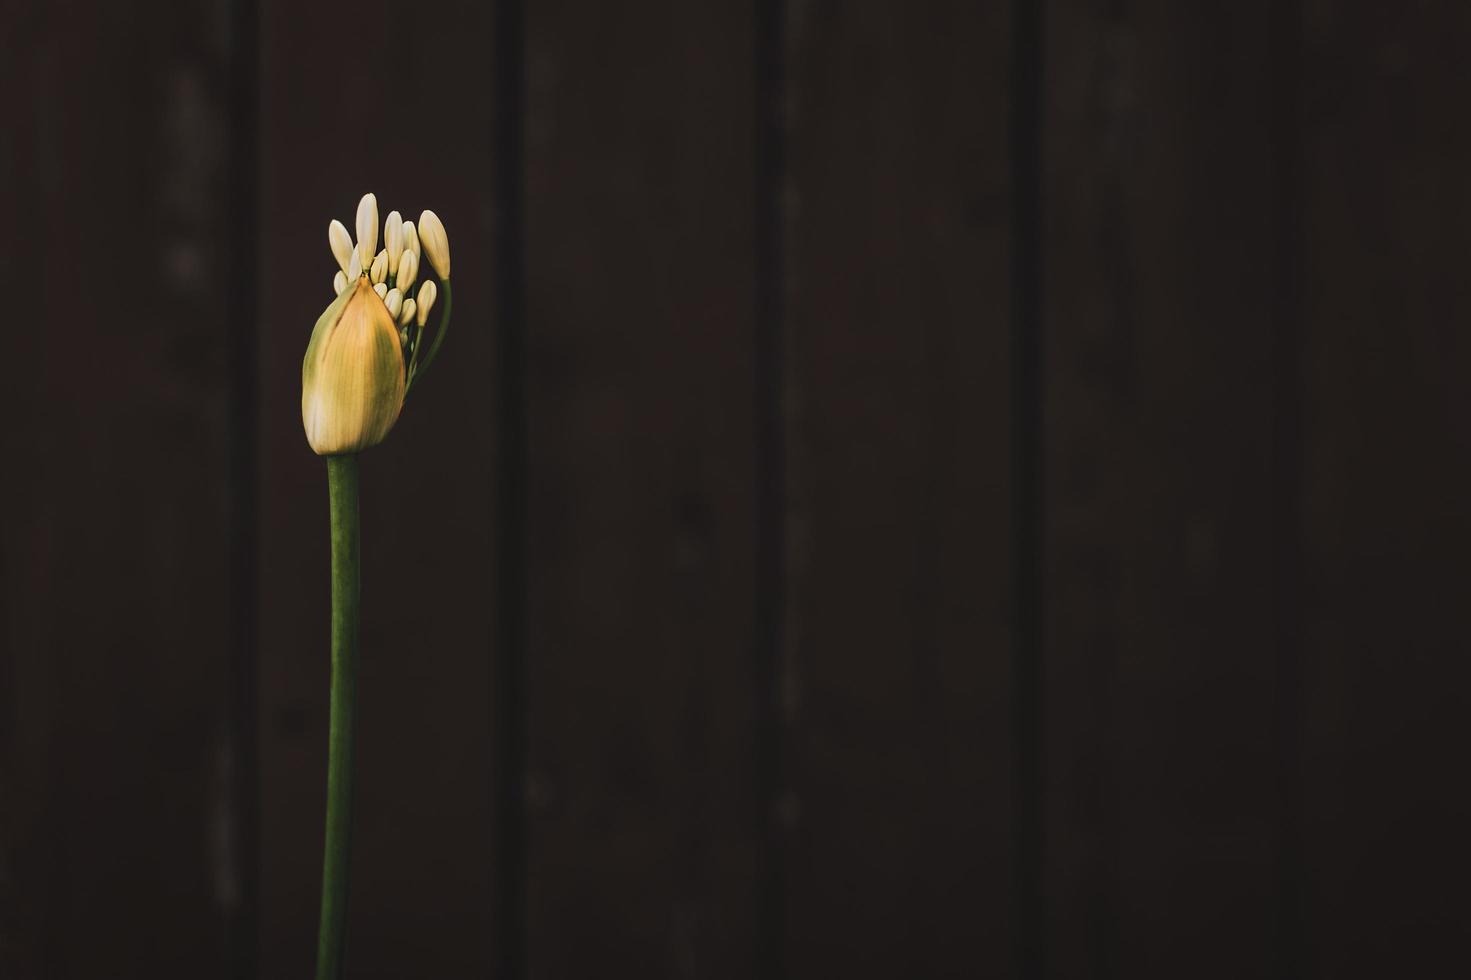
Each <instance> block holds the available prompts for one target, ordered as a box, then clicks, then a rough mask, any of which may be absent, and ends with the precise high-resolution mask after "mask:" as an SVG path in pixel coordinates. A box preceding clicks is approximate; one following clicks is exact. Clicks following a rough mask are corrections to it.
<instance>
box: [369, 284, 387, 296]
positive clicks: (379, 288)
mask: <svg viewBox="0 0 1471 980" xmlns="http://www.w3.org/2000/svg"><path fill="white" fill-rule="evenodd" d="M373 292H375V293H377V294H378V298H379V299H383V298H384V297H385V296H387V295H388V283H386V282H375V283H373Z"/></svg>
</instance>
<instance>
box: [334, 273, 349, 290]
mask: <svg viewBox="0 0 1471 980" xmlns="http://www.w3.org/2000/svg"><path fill="white" fill-rule="evenodd" d="M346 288H347V273H345V272H343V271H342V270H341V269H338V270H337V275H335V276H333V277H332V292H334V293H336V294H337V295H338V296H341V295H342V291H343V290H344V289H346Z"/></svg>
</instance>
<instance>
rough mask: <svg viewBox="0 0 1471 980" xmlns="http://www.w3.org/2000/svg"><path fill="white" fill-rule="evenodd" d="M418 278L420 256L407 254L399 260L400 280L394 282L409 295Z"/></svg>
mask: <svg viewBox="0 0 1471 980" xmlns="http://www.w3.org/2000/svg"><path fill="white" fill-rule="evenodd" d="M417 278H419V256H418V255H416V254H415V253H413V252H405V253H404V254H403V258H401V259H399V260H398V278H397V279H395V280H394V281H393V282H394V285H396V286H398V288H399V289H402V290H403V291H404V292H405V293H407V292H408V291H409V287H410V286H412V285H413V284H414V280H415V279H417Z"/></svg>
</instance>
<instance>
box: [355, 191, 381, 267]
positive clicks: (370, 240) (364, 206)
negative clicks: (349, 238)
mask: <svg viewBox="0 0 1471 980" xmlns="http://www.w3.org/2000/svg"><path fill="white" fill-rule="evenodd" d="M357 231H358V254H359V255H362V256H365V257H366V256H369V255H377V254H378V198H376V197H374V196H373V195H372V194H364V195H363V199H362V200H361V201H359V202H358V221H357Z"/></svg>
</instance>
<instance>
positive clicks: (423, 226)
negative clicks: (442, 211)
mask: <svg viewBox="0 0 1471 980" xmlns="http://www.w3.org/2000/svg"><path fill="white" fill-rule="evenodd" d="M419 244H420V245H422V246H423V247H424V257H425V258H427V259H428V260H429V264H430V265H432V266H434V271H435V273H436V274H438V276H439V278H441V279H448V278H449V237H448V236H447V235H445V233H444V222H442V221H440V220H439V215H437V214H435V213H434V212H433V211H425V212H424V213H423V214H421V215H419Z"/></svg>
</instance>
